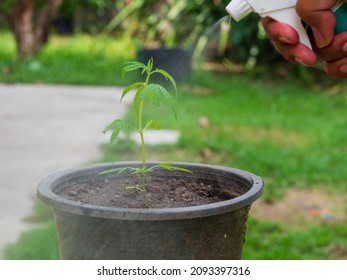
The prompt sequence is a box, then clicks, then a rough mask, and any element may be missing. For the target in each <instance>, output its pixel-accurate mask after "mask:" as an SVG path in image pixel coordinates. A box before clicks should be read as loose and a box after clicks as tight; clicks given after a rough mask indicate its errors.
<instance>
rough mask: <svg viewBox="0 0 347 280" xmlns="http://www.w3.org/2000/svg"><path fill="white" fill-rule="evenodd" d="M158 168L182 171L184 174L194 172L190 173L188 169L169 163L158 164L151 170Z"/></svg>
mask: <svg viewBox="0 0 347 280" xmlns="http://www.w3.org/2000/svg"><path fill="white" fill-rule="evenodd" d="M158 167H160V168H163V169H166V170H169V171H172V170H176V171H182V172H187V173H193V172H192V171H190V170H188V169H186V168H183V167H179V166H176V165H173V164H172V163H169V162H165V163H160V164H157V165H155V166H153V167H151V168H150V169H154V168H158Z"/></svg>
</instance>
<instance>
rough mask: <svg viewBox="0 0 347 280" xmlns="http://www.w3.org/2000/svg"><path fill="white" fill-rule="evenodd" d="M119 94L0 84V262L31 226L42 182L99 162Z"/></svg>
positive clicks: (91, 89) (120, 107)
mask: <svg viewBox="0 0 347 280" xmlns="http://www.w3.org/2000/svg"><path fill="white" fill-rule="evenodd" d="M120 94H121V90H120V89H116V88H110V87H109V88H98V87H79V86H76V87H75V86H73V87H70V86H46V85H1V84H0V229H1V230H0V257H1V254H3V249H4V247H5V246H6V245H7V244H8V243H12V242H15V241H16V240H17V238H18V236H19V235H20V233H21V232H22V231H23V230H25V229H26V228H27V227H28V225H26V224H25V223H24V222H23V219H24V218H25V217H27V216H28V215H29V214H30V213H31V212H32V207H33V205H34V202H35V199H36V187H37V184H38V182H39V181H40V180H41V179H42V178H44V177H46V176H47V175H49V174H51V173H54V172H57V171H59V170H63V169H67V168H71V167H75V166H78V165H81V164H85V163H87V162H88V161H90V160H95V159H98V157H99V156H100V144H101V143H102V142H106V141H108V139H107V137H106V136H105V135H103V133H102V130H103V128H104V127H105V126H106V125H107V124H109V123H110V122H111V121H112V120H113V119H114V118H117V117H121V115H123V114H124V113H125V110H126V103H124V104H123V105H121V104H120V103H119V97H120Z"/></svg>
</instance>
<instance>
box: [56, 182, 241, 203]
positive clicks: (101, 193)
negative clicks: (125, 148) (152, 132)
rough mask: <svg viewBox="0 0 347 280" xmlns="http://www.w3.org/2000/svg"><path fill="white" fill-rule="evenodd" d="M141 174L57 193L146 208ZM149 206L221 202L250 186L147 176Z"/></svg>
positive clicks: (90, 200) (78, 184) (88, 199)
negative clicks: (140, 188)
mask: <svg viewBox="0 0 347 280" xmlns="http://www.w3.org/2000/svg"><path fill="white" fill-rule="evenodd" d="M129 187H141V178H140V177H135V176H132V177H119V178H116V179H115V178H113V179H103V180H102V181H101V182H100V180H96V179H90V180H88V181H87V182H80V183H77V184H75V185H73V186H69V187H66V188H64V189H63V190H61V192H60V193H58V195H60V196H62V197H64V198H66V199H68V200H73V201H77V202H80V203H83V204H93V205H100V206H106V207H121V208H144V207H146V206H145V202H144V195H143V192H141V191H139V190H138V189H129ZM146 188H147V191H148V200H149V207H151V208H176V207H188V206H196V205H203V204H209V203H215V202H220V201H224V200H229V199H232V198H235V197H238V196H240V195H242V194H243V193H245V192H246V191H247V188H245V187H244V186H242V184H240V183H238V182H236V181H235V182H233V184H231V185H230V183H229V184H228V185H227V184H226V183H223V182H217V181H216V180H206V179H205V180H202V179H194V178H184V179H181V178H179V177H177V178H175V177H172V178H167V177H154V176H153V177H151V176H147V187H146Z"/></svg>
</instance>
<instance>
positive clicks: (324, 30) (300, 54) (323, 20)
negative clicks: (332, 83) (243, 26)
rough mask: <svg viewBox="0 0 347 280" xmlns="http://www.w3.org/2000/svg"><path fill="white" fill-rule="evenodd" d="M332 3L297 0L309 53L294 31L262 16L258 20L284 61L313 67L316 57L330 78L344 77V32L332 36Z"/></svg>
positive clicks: (346, 38) (346, 53)
mask: <svg viewBox="0 0 347 280" xmlns="http://www.w3.org/2000/svg"><path fill="white" fill-rule="evenodd" d="M344 2H347V0H344ZM336 3H337V1H336V0H298V1H297V5H296V11H297V13H298V15H299V16H300V17H301V18H302V19H303V20H304V21H305V22H306V23H307V24H308V25H309V26H310V27H311V29H312V33H313V38H312V46H313V51H312V50H310V49H309V48H308V47H306V46H304V45H303V44H301V43H300V42H299V36H298V34H297V32H296V31H295V30H294V29H293V28H292V27H290V26H288V25H286V24H284V23H280V22H277V21H274V20H272V19H271V18H268V17H266V18H264V19H262V22H263V26H264V29H265V31H266V32H267V34H268V36H269V38H270V39H271V40H272V41H273V43H274V46H275V48H276V49H277V51H278V52H279V53H280V54H282V55H283V57H284V58H285V59H287V60H288V61H292V62H297V63H300V64H303V65H305V66H314V65H315V64H316V61H317V58H320V59H321V60H322V62H323V67H324V70H325V71H326V73H327V74H328V75H329V76H330V77H337V78H343V77H347V32H343V33H341V34H338V35H334V28H335V22H336V19H335V15H334V14H333V12H332V11H331V8H332V7H334V6H335V5H336Z"/></svg>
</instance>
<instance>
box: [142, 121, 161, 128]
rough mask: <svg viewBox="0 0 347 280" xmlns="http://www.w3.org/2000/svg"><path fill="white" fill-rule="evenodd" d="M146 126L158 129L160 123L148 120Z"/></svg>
mask: <svg viewBox="0 0 347 280" xmlns="http://www.w3.org/2000/svg"><path fill="white" fill-rule="evenodd" d="M147 128H150V129H154V130H160V129H161V124H160V122H158V121H155V120H150V121H149V122H148V123H147V125H146V127H145V129H147Z"/></svg>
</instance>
